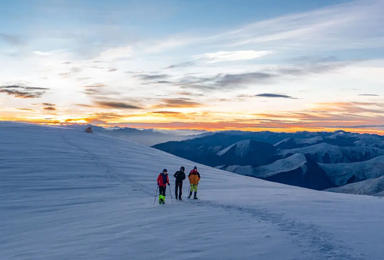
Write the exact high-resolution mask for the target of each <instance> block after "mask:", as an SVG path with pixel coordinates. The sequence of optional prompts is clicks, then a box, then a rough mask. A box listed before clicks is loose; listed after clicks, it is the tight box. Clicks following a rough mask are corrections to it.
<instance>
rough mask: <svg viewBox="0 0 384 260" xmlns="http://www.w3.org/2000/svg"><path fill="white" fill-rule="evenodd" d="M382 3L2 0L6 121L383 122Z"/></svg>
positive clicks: (303, 125) (378, 126)
mask: <svg viewBox="0 0 384 260" xmlns="http://www.w3.org/2000/svg"><path fill="white" fill-rule="evenodd" d="M383 11H384V2H383V1H381V0H357V1H344V0H333V1H331V0H323V1H320V0H316V1H308V0H307V1H304V0H292V1H286V0H279V1H277V0H276V1H266V0H254V1H251V0H243V1H213V0H210V1H176V0H169V1H122V0H121V1H120V0H118V1H116V0H115V1H63V0H56V1H43V0H40V1H38V0H31V1H27V0H24V1H20V0H16V1H8V0H5V1H2V2H1V3H0V17H1V18H0V65H1V67H2V68H3V69H2V70H1V71H0V80H1V82H0V104H1V108H0V120H20V121H32V122H65V121H67V122H91V123H98V124H103V125H114V124H119V125H129V126H138V127H158V128H196V129H197V128H198V129H244V130H255V129H286V130H289V131H293V130H298V129H333V128H349V129H354V130H360V129H363V130H367V131H381V130H382V129H383V127H382V125H384V122H383V117H384V114H383V112H382V111H383V110H384V101H383V96H384V89H383V84H384V79H383V77H382V75H384V57H383V56H384V27H383V26H382V24H384V17H383V15H382V13H383ZM363 130H361V131H363Z"/></svg>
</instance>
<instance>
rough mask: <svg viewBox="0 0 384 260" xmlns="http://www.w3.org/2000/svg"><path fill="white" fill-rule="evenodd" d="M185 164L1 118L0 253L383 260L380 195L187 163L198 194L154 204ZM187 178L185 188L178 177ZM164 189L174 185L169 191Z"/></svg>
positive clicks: (118, 143) (118, 142)
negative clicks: (159, 183) (162, 184)
mask: <svg viewBox="0 0 384 260" xmlns="http://www.w3.org/2000/svg"><path fill="white" fill-rule="evenodd" d="M182 165H183V166H185V167H186V169H188V170H190V169H191V168H192V167H193V166H195V163H193V162H190V161H187V160H184V159H181V158H178V157H175V156H173V155H170V154H167V153H164V152H161V151H159V150H156V149H152V148H149V147H145V146H142V145H139V144H136V143H133V142H129V141H126V140H122V139H118V138H115V137H110V136H105V135H102V134H87V133H84V132H82V131H78V130H73V129H65V128H59V127H43V126H36V125H28V124H18V123H8V122H0V180H1V181H0V216H1V222H0V223H1V224H0V259H2V260H3V259H4V260H5V259H7V260H8V259H18V260H19V259H39V260H40V259H50V260H51V259H55V260H58V259H119V260H120V259H135V260H140V259H220V260H226V259H228V260H230V259H236V260H239V259H257V260H275V259H282V260H324V259H332V260H341V259H344V260H362V259H366V260H382V259H383V255H384V246H383V241H384V232H382V230H384V200H382V199H379V198H378V197H369V196H357V195H348V194H337V193H330V192H319V191H314V190H307V189H301V188H298V187H292V186H287V185H281V184H277V183H271V182H266V181H262V180H259V179H255V178H250V177H246V176H240V175H237V174H234V173H230V172H225V171H221V170H218V169H213V168H210V167H206V166H202V165H197V167H198V169H199V171H200V174H201V177H202V179H201V183H200V185H199V192H198V197H199V198H200V200H197V201H195V200H187V199H186V196H187V191H188V185H185V187H184V201H183V202H179V201H173V204H172V202H171V200H170V198H169V191H168V190H167V200H166V205H158V204H155V205H154V204H153V202H154V198H155V197H154V192H155V190H156V178H157V175H158V174H159V172H160V171H161V170H162V169H163V168H167V169H168V172H169V173H170V179H171V180H172V184H171V185H172V189H173V187H174V181H173V176H172V175H173V173H174V172H175V171H176V170H178V169H179V167H180V166H182ZM185 184H186V183H185ZM172 193H173V192H172Z"/></svg>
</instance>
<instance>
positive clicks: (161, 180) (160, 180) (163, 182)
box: [157, 173, 169, 187]
mask: <svg viewBox="0 0 384 260" xmlns="http://www.w3.org/2000/svg"><path fill="white" fill-rule="evenodd" d="M167 184H169V178H168V174H164V173H160V174H159V177H157V185H159V186H161V187H165V186H167Z"/></svg>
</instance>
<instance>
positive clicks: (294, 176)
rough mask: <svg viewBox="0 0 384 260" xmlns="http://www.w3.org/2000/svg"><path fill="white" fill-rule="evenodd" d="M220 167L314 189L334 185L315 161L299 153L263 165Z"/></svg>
mask: <svg viewBox="0 0 384 260" xmlns="http://www.w3.org/2000/svg"><path fill="white" fill-rule="evenodd" d="M221 169H223V170H227V171H232V172H235V173H238V174H241V175H246V176H253V177H257V178H261V179H265V180H269V181H274V182H279V183H285V184H289V185H295V186H299V187H305V188H310V189H315V190H323V189H327V188H330V187H334V186H335V185H334V184H333V183H332V182H331V180H330V179H329V177H328V176H327V175H326V174H325V172H324V170H322V169H321V168H320V167H319V166H318V165H317V163H316V162H313V161H312V160H311V159H309V158H307V157H306V156H305V155H304V154H300V153H298V154H294V155H292V156H289V157H287V158H284V159H280V160H277V161H275V162H273V163H271V164H269V165H265V166H259V167H252V166H239V165H236V166H222V167H221Z"/></svg>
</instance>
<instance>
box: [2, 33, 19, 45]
mask: <svg viewBox="0 0 384 260" xmlns="http://www.w3.org/2000/svg"><path fill="white" fill-rule="evenodd" d="M0 40H2V41H4V42H6V43H8V44H11V45H21V44H22V43H23V41H22V40H21V38H20V37H18V36H15V35H11V34H6V33H0Z"/></svg>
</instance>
